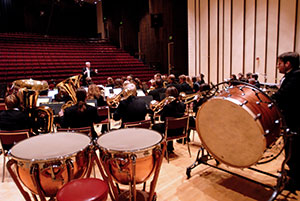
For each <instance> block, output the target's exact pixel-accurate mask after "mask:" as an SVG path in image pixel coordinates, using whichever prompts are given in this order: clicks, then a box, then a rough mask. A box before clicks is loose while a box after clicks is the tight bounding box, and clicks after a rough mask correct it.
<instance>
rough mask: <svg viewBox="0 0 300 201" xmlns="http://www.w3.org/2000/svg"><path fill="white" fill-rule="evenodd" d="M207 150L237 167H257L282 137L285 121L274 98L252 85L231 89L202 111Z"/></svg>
mask: <svg viewBox="0 0 300 201" xmlns="http://www.w3.org/2000/svg"><path fill="white" fill-rule="evenodd" d="M196 127H197V131H198V134H199V137H200V139H201V142H202V143H203V146H204V147H205V148H206V149H207V150H208V151H209V152H210V153H211V154H212V155H213V156H214V157H215V158H216V159H217V160H219V161H221V162H223V163H225V164H227V165H229V166H233V167H240V168H243V167H249V166H251V165H253V164H256V163H257V162H258V161H259V160H260V159H261V158H262V156H263V154H264V152H265V151H266V149H267V148H268V147H270V146H272V144H273V143H274V142H275V141H276V140H277V139H278V137H279V135H280V127H281V118H280V113H279V110H278V109H277V107H276V106H275V105H274V104H273V103H272V101H271V100H270V98H269V97H268V96H267V95H265V94H264V93H262V92H261V91H259V90H258V89H256V88H254V87H251V86H248V85H238V86H231V87H229V88H228V89H225V90H222V91H221V92H220V93H219V94H218V95H217V96H216V97H213V98H211V99H209V100H208V101H207V102H206V103H204V104H203V105H202V106H201V107H200V108H199V110H198V113H197V122H196Z"/></svg>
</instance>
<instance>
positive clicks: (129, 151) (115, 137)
mask: <svg viewBox="0 0 300 201" xmlns="http://www.w3.org/2000/svg"><path fill="white" fill-rule="evenodd" d="M162 140H163V137H162V135H161V134H160V133H158V132H156V131H152V130H149V129H142V128H127V129H120V130H116V131H112V132H108V133H106V134H104V135H101V136H100V137H99V138H98V140H97V144H98V147H99V149H100V157H101V160H102V161H104V163H105V164H106V165H107V166H108V167H109V170H110V172H109V173H108V174H111V175H112V177H113V178H114V180H116V181H117V182H119V183H121V184H125V185H128V184H129V183H132V182H133V180H134V179H135V181H136V183H137V184H138V183H143V182H145V181H146V180H147V179H148V178H149V177H150V176H151V174H152V173H153V170H154V168H155V164H156V159H155V156H154V152H155V151H156V150H157V149H159V150H160V149H161V146H160V145H161V142H162ZM133 165H135V167H133ZM134 172H135V173H134Z"/></svg>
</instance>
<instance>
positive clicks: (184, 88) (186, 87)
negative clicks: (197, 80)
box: [179, 75, 193, 94]
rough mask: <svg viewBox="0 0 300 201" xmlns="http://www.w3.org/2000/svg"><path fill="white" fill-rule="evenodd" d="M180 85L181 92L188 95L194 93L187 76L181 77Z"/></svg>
mask: <svg viewBox="0 0 300 201" xmlns="http://www.w3.org/2000/svg"><path fill="white" fill-rule="evenodd" d="M179 84H180V92H184V93H186V94H190V93H193V89H192V87H191V86H190V85H189V84H188V83H187V79H186V76H185V75H180V76H179Z"/></svg>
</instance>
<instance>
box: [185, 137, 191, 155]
mask: <svg viewBox="0 0 300 201" xmlns="http://www.w3.org/2000/svg"><path fill="white" fill-rule="evenodd" d="M186 144H187V147H188V151H189V154H190V157H192V155H191V150H190V144H189V142H188V141H187V140H186Z"/></svg>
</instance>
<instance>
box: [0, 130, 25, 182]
mask: <svg viewBox="0 0 300 201" xmlns="http://www.w3.org/2000/svg"><path fill="white" fill-rule="evenodd" d="M27 138H29V131H28V130H14V131H3V130H2V131H0V144H1V151H2V153H3V164H2V165H3V174H2V182H4V177H5V165H6V164H5V163H6V157H7V156H8V152H9V150H10V149H11V148H12V147H13V145H14V144H16V143H17V142H20V141H22V140H24V139H27Z"/></svg>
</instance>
